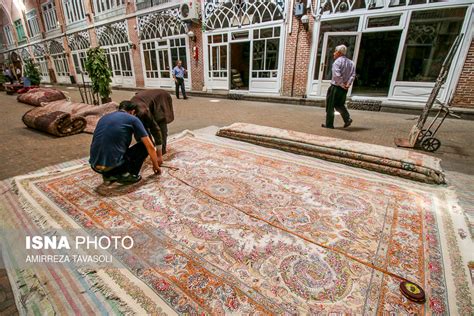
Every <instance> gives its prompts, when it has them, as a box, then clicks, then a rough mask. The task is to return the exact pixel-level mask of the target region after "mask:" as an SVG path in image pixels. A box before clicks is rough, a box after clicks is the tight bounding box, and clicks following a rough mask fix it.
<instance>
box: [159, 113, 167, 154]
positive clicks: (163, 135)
mask: <svg viewBox="0 0 474 316" xmlns="http://www.w3.org/2000/svg"><path fill="white" fill-rule="evenodd" d="M158 127H159V128H160V132H161V148H162V149H161V150H162V153H163V155H164V154H166V140H167V139H168V124H166V121H161V122H158Z"/></svg>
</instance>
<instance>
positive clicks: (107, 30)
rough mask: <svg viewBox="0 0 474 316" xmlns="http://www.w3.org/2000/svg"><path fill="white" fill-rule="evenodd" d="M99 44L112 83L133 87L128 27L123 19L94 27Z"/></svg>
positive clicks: (133, 78)
mask: <svg viewBox="0 0 474 316" xmlns="http://www.w3.org/2000/svg"><path fill="white" fill-rule="evenodd" d="M96 34H97V39H98V42H99V46H100V47H101V48H103V49H104V50H105V52H106V54H107V60H108V62H109V65H110V68H111V70H112V85H114V86H124V87H135V86H136V83H135V75H134V72H133V66H132V56H131V54H130V44H129V42H130V41H129V39H128V29H127V24H126V22H125V21H121V22H116V23H112V24H110V25H104V26H100V27H98V28H96Z"/></svg>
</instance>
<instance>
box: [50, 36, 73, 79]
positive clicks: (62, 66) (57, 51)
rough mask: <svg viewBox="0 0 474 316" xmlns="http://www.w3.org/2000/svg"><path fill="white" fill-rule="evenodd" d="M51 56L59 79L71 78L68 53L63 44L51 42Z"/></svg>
mask: <svg viewBox="0 0 474 316" xmlns="http://www.w3.org/2000/svg"><path fill="white" fill-rule="evenodd" d="M48 50H49V54H50V55H51V59H52V60H53V64H54V68H55V69H56V74H57V75H58V76H59V77H68V76H69V63H68V61H67V57H66V53H65V51H64V47H63V45H62V43H60V42H58V41H56V40H51V41H49V45H48Z"/></svg>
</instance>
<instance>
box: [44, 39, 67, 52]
mask: <svg viewBox="0 0 474 316" xmlns="http://www.w3.org/2000/svg"><path fill="white" fill-rule="evenodd" d="M48 48H49V49H48V50H49V54H50V55H57V54H62V53H64V47H63V45H62V44H61V43H59V42H58V41H55V40H52V41H50V42H49V45H48Z"/></svg>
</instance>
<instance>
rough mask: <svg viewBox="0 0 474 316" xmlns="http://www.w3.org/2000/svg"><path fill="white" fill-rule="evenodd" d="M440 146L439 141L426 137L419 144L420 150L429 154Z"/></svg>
mask: <svg viewBox="0 0 474 316" xmlns="http://www.w3.org/2000/svg"><path fill="white" fill-rule="evenodd" d="M439 146H441V141H440V140H439V139H437V138H434V137H428V138H425V140H423V142H422V143H421V148H423V150H426V151H429V152H435V151H437V150H438V148H439Z"/></svg>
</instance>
